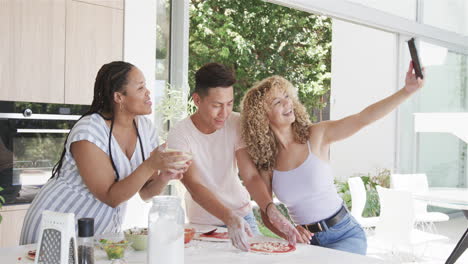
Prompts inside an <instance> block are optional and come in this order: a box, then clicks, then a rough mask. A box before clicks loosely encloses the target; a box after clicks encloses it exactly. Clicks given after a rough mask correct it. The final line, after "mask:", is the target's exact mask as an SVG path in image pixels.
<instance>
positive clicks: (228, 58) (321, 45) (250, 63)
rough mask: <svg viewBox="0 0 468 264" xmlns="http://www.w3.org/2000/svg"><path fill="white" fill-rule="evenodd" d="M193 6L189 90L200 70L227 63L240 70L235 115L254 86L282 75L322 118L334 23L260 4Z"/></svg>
mask: <svg viewBox="0 0 468 264" xmlns="http://www.w3.org/2000/svg"><path fill="white" fill-rule="evenodd" d="M190 3H191V5H190V27H189V29H190V37H189V43H190V44H189V56H190V60H189V71H190V73H191V74H190V75H189V84H190V87H192V88H193V87H194V85H195V79H194V77H193V74H194V73H195V71H196V70H198V69H199V68H200V67H201V66H202V65H204V64H205V63H208V62H213V61H215V62H219V63H223V64H225V65H227V66H228V67H231V68H233V69H235V71H236V78H237V80H238V82H237V84H236V85H235V86H234V88H235V91H234V97H235V98H234V99H235V102H234V110H236V111H239V104H240V100H241V98H242V97H243V95H244V93H245V92H246V91H247V90H248V89H249V88H250V87H252V85H253V84H254V83H255V82H258V81H260V80H261V79H263V78H266V77H268V76H271V75H281V76H283V77H285V78H286V79H288V80H289V81H291V82H292V83H293V84H294V85H295V86H296V87H297V89H298V94H299V98H300V100H301V101H302V102H303V103H304V105H305V107H306V109H307V110H308V112H309V114H311V115H312V114H314V113H317V115H320V114H319V113H320V112H321V111H319V110H320V109H323V108H324V107H326V106H327V104H328V98H329V91H330V83H331V82H330V78H331V77H330V76H331V19H330V18H327V17H324V16H317V15H311V14H309V13H306V12H302V11H298V10H294V9H291V8H287V7H283V6H279V5H275V4H271V3H266V2H264V1H261V0H238V1H219V0H204V1H200V0H191V1H190ZM313 119H318V118H317V117H316V118H313ZM322 119H324V118H321V119H320V120H322Z"/></svg>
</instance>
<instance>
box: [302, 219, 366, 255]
mask: <svg viewBox="0 0 468 264" xmlns="http://www.w3.org/2000/svg"><path fill="white" fill-rule="evenodd" d="M322 223H323V222H322ZM323 228H324V229H325V230H324V231H322V232H317V233H314V236H312V239H311V240H310V244H311V245H316V246H321V247H326V248H332V249H336V250H341V251H346V252H351V253H356V254H361V255H366V252H367V238H366V233H365V232H364V230H362V227H361V226H360V225H359V223H358V222H357V221H356V219H354V217H353V216H352V215H351V214H350V213H347V214H346V215H345V216H344V217H343V219H341V221H340V222H338V223H337V224H336V225H334V226H332V227H328V226H326V224H324V225H323Z"/></svg>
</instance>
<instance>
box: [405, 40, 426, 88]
mask: <svg viewBox="0 0 468 264" xmlns="http://www.w3.org/2000/svg"><path fill="white" fill-rule="evenodd" d="M408 48H409V51H410V54H411V60H412V61H413V68H414V72H415V73H416V77H419V78H421V79H424V76H423V74H422V71H421V63H420V62H419V56H418V51H417V50H416V45H415V44H414V38H411V39H410V40H408Z"/></svg>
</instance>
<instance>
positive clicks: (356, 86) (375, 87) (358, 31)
mask: <svg viewBox="0 0 468 264" xmlns="http://www.w3.org/2000/svg"><path fill="white" fill-rule="evenodd" d="M332 34H333V35H332V67H331V68H332V78H331V100H330V101H331V105H330V115H331V117H330V118H331V119H332V120H336V119H340V118H343V117H346V116H348V115H351V114H355V113H358V112H359V111H361V110H363V109H364V108H365V107H366V106H368V105H370V104H372V103H374V102H376V101H378V100H380V99H383V98H384V97H386V96H389V95H391V94H392V93H394V92H395V91H396V90H397V82H398V80H397V69H398V67H397V62H398V61H397V59H398V50H397V46H398V45H397V37H396V35H395V34H392V33H387V32H384V31H379V30H375V29H371V28H368V27H364V26H359V25H355V24H351V23H348V22H343V21H340V20H336V19H334V20H333V28H332ZM395 133H396V113H395V112H393V113H391V114H390V115H388V116H386V117H385V118H383V119H381V120H379V121H377V122H375V123H374V124H372V125H371V126H369V127H366V128H364V129H363V130H361V131H360V132H358V133H357V134H355V135H353V136H352V137H350V138H348V139H346V140H344V141H340V142H337V143H334V144H333V145H332V148H331V151H330V161H331V165H332V167H333V169H334V173H335V178H336V179H346V178H347V177H349V176H351V175H353V174H356V173H369V172H372V173H374V172H375V171H376V169H379V168H388V169H393V167H394V164H395V161H394V160H395V143H396V134H395Z"/></svg>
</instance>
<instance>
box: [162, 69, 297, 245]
mask: <svg viewBox="0 0 468 264" xmlns="http://www.w3.org/2000/svg"><path fill="white" fill-rule="evenodd" d="M195 80H196V81H195V82H196V84H195V92H194V93H193V95H192V97H193V101H194V103H195V105H196V106H197V111H196V112H195V113H194V114H193V115H191V116H189V117H187V118H185V119H184V120H182V121H180V122H179V123H177V124H176V125H175V126H174V127H173V128H171V130H170V131H169V135H168V140H167V143H168V147H169V148H172V149H178V150H183V151H187V152H191V153H192V154H193V163H192V165H191V166H190V168H189V169H188V170H187V172H186V173H185V174H184V177H183V179H182V183H183V184H184V185H185V187H186V188H187V190H188V192H189V193H188V194H187V195H186V200H185V202H186V208H187V216H188V218H189V221H190V223H195V224H207V225H217V226H222V225H226V226H227V228H228V232H229V236H230V238H231V241H232V243H233V245H234V246H236V247H237V248H239V249H241V250H245V251H247V250H249V244H248V243H247V236H246V234H248V235H250V236H251V235H252V232H254V233H258V228H257V224H256V221H255V217H254V216H253V213H252V208H251V206H250V195H252V197H253V199H254V200H255V201H256V202H257V204H258V205H259V207H260V209H261V210H263V211H264V212H266V213H267V214H268V215H269V216H270V220H271V219H273V220H272V221H273V222H274V223H273V222H272V224H273V225H274V226H275V227H277V228H278V229H280V230H281V232H283V234H285V237H287V238H288V240H289V242H290V243H291V244H295V243H296V240H298V241H305V239H302V238H301V237H300V235H299V233H298V232H297V231H296V229H295V228H294V227H293V226H292V225H291V223H289V221H287V220H286V218H285V217H284V216H283V215H281V213H280V212H279V211H278V210H277V209H276V207H275V206H274V204H273V202H272V197H271V195H270V194H269V193H268V190H267V188H266V185H265V183H264V182H263V180H262V179H261V177H260V175H259V173H258V171H257V169H256V168H255V165H254V164H253V162H252V160H251V159H250V156H249V154H248V153H247V149H246V148H245V145H244V143H243V141H242V139H241V135H240V116H239V114H238V113H232V106H233V103H234V93H233V84H234V83H235V82H236V80H235V77H234V74H233V73H232V71H230V70H229V69H228V68H227V67H226V66H224V65H222V64H219V63H208V64H206V65H204V66H203V67H201V68H200V69H199V70H198V71H197V73H196V75H195ZM238 174H239V175H240V177H241V178H242V181H243V183H244V185H245V187H244V185H242V182H241V180H240V179H239V177H238ZM247 190H248V191H247ZM249 193H250V195H249Z"/></svg>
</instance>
